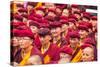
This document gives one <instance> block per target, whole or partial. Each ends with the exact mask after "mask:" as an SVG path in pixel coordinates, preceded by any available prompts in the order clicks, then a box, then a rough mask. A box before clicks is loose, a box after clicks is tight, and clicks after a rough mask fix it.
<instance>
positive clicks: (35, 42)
mask: <svg viewBox="0 0 100 67" xmlns="http://www.w3.org/2000/svg"><path fill="white" fill-rule="evenodd" d="M34 45H35V46H36V47H37V48H38V49H40V48H41V46H42V45H41V42H40V39H39V36H38V35H37V36H36V37H35V39H34Z"/></svg>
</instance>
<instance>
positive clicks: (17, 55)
mask: <svg viewBox="0 0 100 67" xmlns="http://www.w3.org/2000/svg"><path fill="white" fill-rule="evenodd" d="M10 6H11V12H10V14H11V19H10V21H11V24H10V25H11V45H10V46H11V65H15V66H23V65H40V64H66V63H76V62H91V61H97V15H93V13H90V12H86V9H87V8H88V7H89V6H86V5H76V4H56V3H41V2H25V3H24V2H23V3H20V2H18V3H17V2H13V1H12V2H11V3H10Z"/></svg>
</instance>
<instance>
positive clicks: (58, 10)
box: [56, 8, 62, 16]
mask: <svg viewBox="0 0 100 67" xmlns="http://www.w3.org/2000/svg"><path fill="white" fill-rule="evenodd" d="M61 13H62V10H61V9H60V8H56V14H57V15H58V16H59V15H61Z"/></svg>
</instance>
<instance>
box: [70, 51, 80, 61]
mask: <svg viewBox="0 0 100 67" xmlns="http://www.w3.org/2000/svg"><path fill="white" fill-rule="evenodd" d="M81 57H82V50H81V49H80V50H79V52H78V53H77V54H76V56H75V57H74V58H73V59H72V61H71V62H72V63H75V62H79V61H80V60H81Z"/></svg>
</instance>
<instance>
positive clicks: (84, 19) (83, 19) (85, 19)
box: [82, 18, 90, 22]
mask: <svg viewBox="0 0 100 67" xmlns="http://www.w3.org/2000/svg"><path fill="white" fill-rule="evenodd" d="M82 21H85V22H89V21H90V20H89V19H87V18H82Z"/></svg>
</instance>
